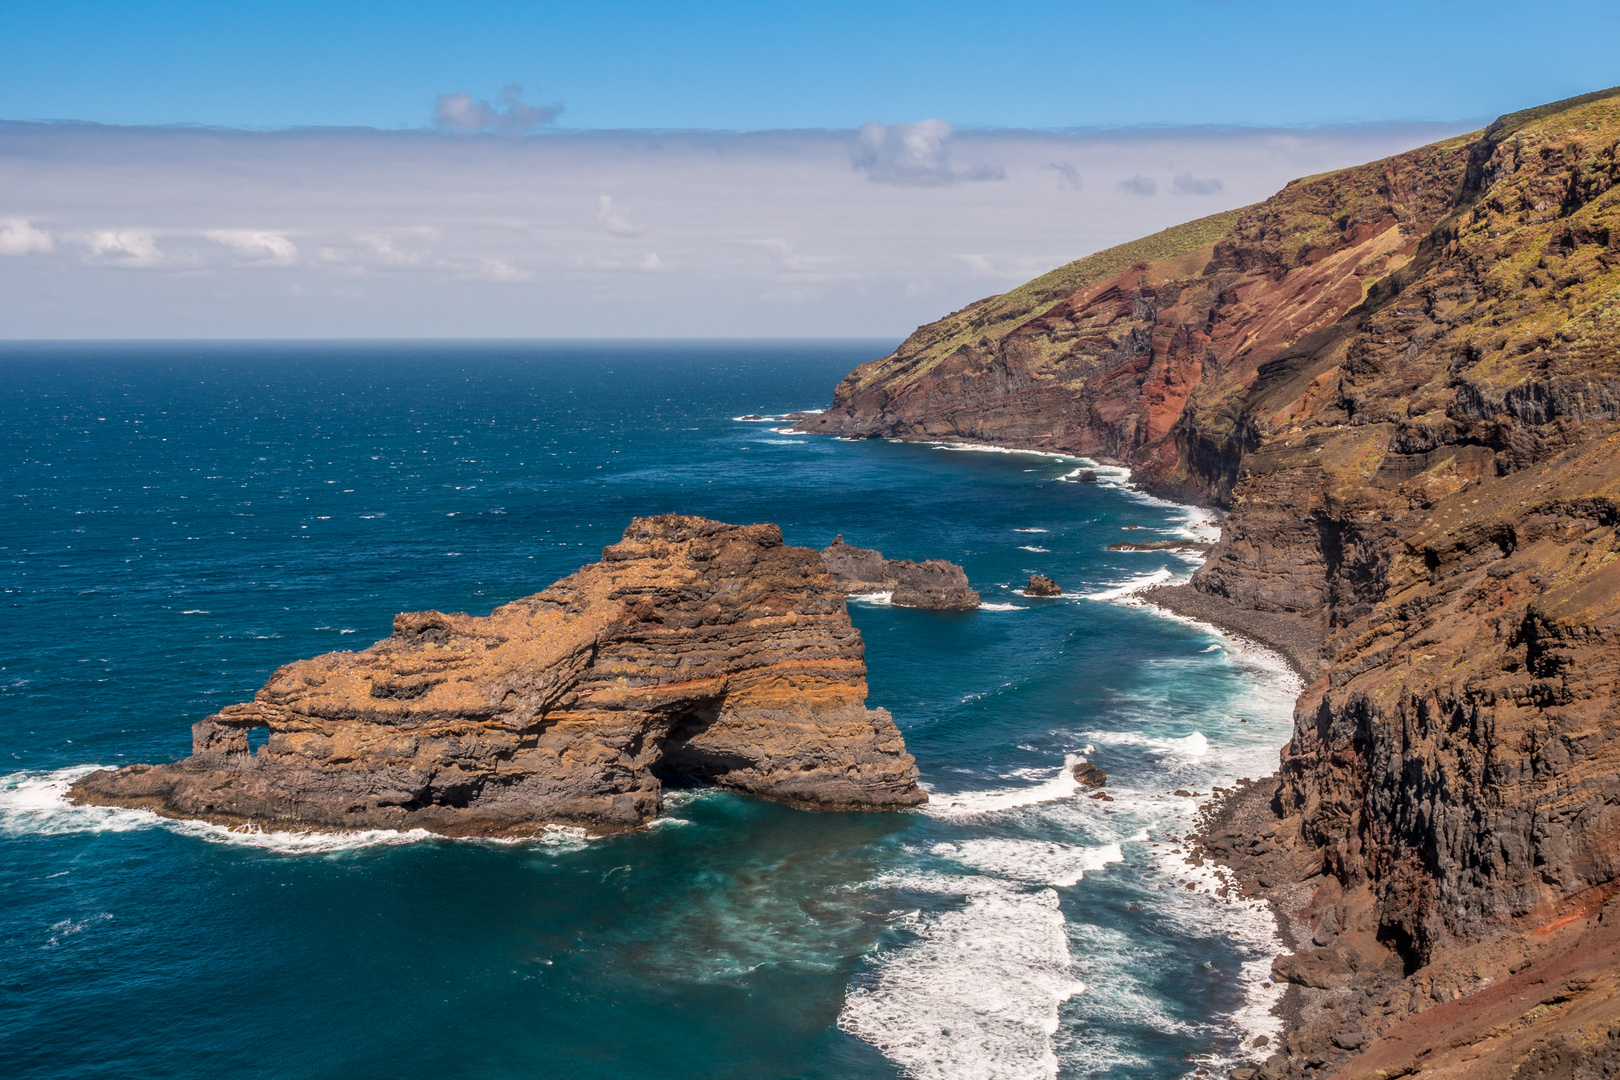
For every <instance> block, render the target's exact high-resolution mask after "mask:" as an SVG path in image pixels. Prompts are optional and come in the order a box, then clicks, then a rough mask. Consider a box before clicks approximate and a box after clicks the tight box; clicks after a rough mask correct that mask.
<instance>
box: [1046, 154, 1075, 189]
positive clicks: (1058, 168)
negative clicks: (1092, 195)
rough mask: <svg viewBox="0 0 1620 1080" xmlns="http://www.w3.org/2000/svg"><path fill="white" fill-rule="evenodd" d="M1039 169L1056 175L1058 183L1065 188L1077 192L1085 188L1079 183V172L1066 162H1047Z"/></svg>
mask: <svg viewBox="0 0 1620 1080" xmlns="http://www.w3.org/2000/svg"><path fill="white" fill-rule="evenodd" d="M1041 167H1042V168H1043V169H1051V170H1052V171H1053V172H1055V173H1057V174H1058V183H1060V184H1063V185H1064V186H1066V187H1070V188H1073V189H1074V190H1075V191H1079V190H1080V189H1081V188H1082V187H1084V186H1085V185H1084V184H1082V183H1081V182H1080V170H1079V169H1077V168H1075V167H1074V166H1073V165H1070V164H1069V163H1068V162H1067V161H1049V162H1047V163H1046V164H1045V165H1043V166H1041Z"/></svg>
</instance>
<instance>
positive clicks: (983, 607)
mask: <svg viewBox="0 0 1620 1080" xmlns="http://www.w3.org/2000/svg"><path fill="white" fill-rule="evenodd" d="M979 610H980V611H1028V610H1029V608H1027V607H1025V606H1024V605H1023V604H980V605H979Z"/></svg>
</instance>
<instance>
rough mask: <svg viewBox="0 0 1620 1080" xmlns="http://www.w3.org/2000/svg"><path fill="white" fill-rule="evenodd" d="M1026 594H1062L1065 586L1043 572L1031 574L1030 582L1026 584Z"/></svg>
mask: <svg viewBox="0 0 1620 1080" xmlns="http://www.w3.org/2000/svg"><path fill="white" fill-rule="evenodd" d="M1024 595H1025V596H1062V595H1063V588H1062V586H1060V585H1058V583H1057V582H1055V581H1053V580H1052V579H1051V578H1049V577H1046V576H1044V575H1042V574H1031V575H1029V584H1028V585H1025V586H1024Z"/></svg>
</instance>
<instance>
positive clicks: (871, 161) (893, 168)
mask: <svg viewBox="0 0 1620 1080" xmlns="http://www.w3.org/2000/svg"><path fill="white" fill-rule="evenodd" d="M859 136H860V142H859V144H858V145H857V146H856V149H855V154H854V157H853V159H852V163H853V164H854V166H855V168H856V169H858V170H860V171H861V172H864V173H866V178H867V179H868V180H871V181H873V182H874V183H880V184H904V185H907V186H912V187H940V186H943V185H945V184H957V183H961V182H963V181H970V180H1004V179H1006V176H1007V174H1006V170H1005V169H1002V168H1000V167H993V166H990V165H983V164H979V165H974V166H972V167H971V168H968V169H962V170H958V169H953V168H952V167H951V164H950V157H951V145H950V143H951V125H949V124H947V123H946V122H945V121H943V120H919V121H918V122H917V123H915V124H888V125H884V124H880V123H878V122H877V121H876V120H872V121H869V122H868V123H865V124H862V125H861V128H860V132H859Z"/></svg>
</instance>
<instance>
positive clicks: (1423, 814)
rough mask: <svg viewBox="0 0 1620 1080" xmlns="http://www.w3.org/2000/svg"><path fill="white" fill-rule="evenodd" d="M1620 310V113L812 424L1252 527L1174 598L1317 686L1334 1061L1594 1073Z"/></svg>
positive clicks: (1231, 231)
mask: <svg viewBox="0 0 1620 1080" xmlns="http://www.w3.org/2000/svg"><path fill="white" fill-rule="evenodd" d="M1617 296H1620V92H1616V91H1612V90H1611V91H1603V92H1599V93H1595V94H1589V95H1585V96H1583V97H1580V98H1574V99H1570V100H1568V101H1564V102H1558V103H1555V104H1552V105H1548V106H1544V107H1541V108H1537V109H1531V110H1527V111H1525V112H1522V113H1516V114H1512V115H1509V116H1505V117H1503V118H1501V119H1500V120H1498V121H1497V122H1496V123H1494V124H1492V125H1490V127H1489V128H1487V129H1485V130H1484V131H1483V132H1476V133H1474V134H1471V135H1467V136H1462V137H1459V138H1455V139H1448V140H1446V141H1443V142H1440V143H1436V144H1434V145H1432V146H1427V147H1422V148H1420V149H1417V150H1413V151H1410V152H1408V153H1404V154H1400V155H1397V156H1395V157H1392V158H1389V159H1387V160H1384V161H1379V162H1374V163H1371V164H1368V165H1364V166H1358V167H1355V168H1351V169H1343V170H1339V171H1336V172H1332V173H1324V174H1321V175H1319V176H1313V177H1309V178H1307V179H1304V180H1298V181H1295V182H1293V183H1291V184H1289V185H1288V186H1287V187H1286V188H1284V189H1283V190H1282V191H1281V192H1279V193H1278V194H1276V195H1275V196H1273V197H1272V198H1270V199H1267V200H1266V201H1265V202H1262V203H1258V204H1256V205H1254V206H1250V207H1246V208H1243V209H1241V210H1237V211H1233V212H1231V213H1230V214H1228V215H1217V216H1215V217H1212V218H1206V219H1203V220H1201V221H1197V222H1191V223H1189V224H1187V225H1184V226H1179V227H1177V228H1175V229H1170V230H1166V231H1165V232H1163V233H1159V234H1155V235H1154V236H1152V237H1148V238H1145V239H1143V240H1141V241H1137V242H1134V243H1132V244H1127V245H1123V246H1122V247H1120V248H1117V249H1111V250H1109V251H1104V252H1099V253H1097V254H1095V255H1092V256H1089V257H1088V258H1086V259H1083V260H1080V261H1079V262H1076V263H1073V264H1070V265H1069V266H1066V267H1062V268H1060V269H1058V270H1055V271H1053V272H1052V273H1050V274H1047V275H1044V276H1043V277H1041V278H1039V279H1037V280H1035V281H1032V282H1030V283H1028V284H1026V285H1024V286H1021V287H1020V288H1017V289H1014V290H1012V291H1010V292H1008V293H1007V294H1006V295H1004V296H999V297H992V298H990V299H987V300H984V301H980V302H978V303H976V304H972V305H969V306H968V307H967V308H964V309H962V310H961V311H958V312H954V313H952V314H951V315H949V316H947V317H946V318H944V319H941V320H940V321H939V322H937V323H934V324H931V325H930V326H926V327H923V328H921V329H919V330H918V331H917V332H916V333H915V334H913V335H912V336H911V337H910V338H908V339H907V341H906V342H905V343H903V344H902V345H901V346H900V348H899V349H897V350H896V351H895V352H894V353H893V354H891V355H890V356H888V357H885V358H883V359H881V360H876V361H873V362H872V363H870V364H866V365H862V367H860V368H858V369H856V370H855V371H853V372H851V373H850V375H849V376H848V377H846V378H845V379H844V380H843V382H841V383H840V384H839V386H838V387H837V389H836V391H835V393H834V401H833V407H832V408H831V409H829V410H828V412H827V413H825V414H823V415H822V416H820V417H817V418H815V419H814V420H813V421H806V422H804V423H803V424H801V429H802V430H806V431H825V432H829V433H837V432H843V433H851V434H853V433H858V434H863V435H873V434H877V435H883V436H887V437H897V438H928V439H942V438H946V439H948V438H959V439H965V440H969V439H970V440H974V441H979V442H984V441H991V442H996V443H1000V444H1002V445H1011V446H1023V447H1030V448H1038V449H1043V450H1064V451H1068V452H1071V453H1076V454H1086V455H1092V456H1098V455H1109V456H1111V457H1114V458H1116V459H1118V460H1121V461H1123V462H1124V463H1125V464H1127V465H1129V466H1130V467H1131V468H1132V470H1133V478H1134V479H1135V481H1136V482H1138V483H1140V484H1142V485H1143V486H1145V487H1147V488H1148V489H1149V490H1153V491H1155V492H1157V493H1160V494H1165V495H1171V496H1181V497H1184V498H1196V499H1199V500H1204V501H1209V502H1213V503H1215V504H1217V505H1220V506H1222V507H1224V508H1226V509H1228V510H1229V511H1230V514H1229V516H1228V517H1227V518H1226V519H1225V520H1224V521H1223V523H1222V537H1221V540H1220V542H1219V544H1217V545H1216V547H1215V548H1214V549H1213V550H1212V551H1211V552H1210V553H1209V557H1208V560H1207V562H1206V563H1205V565H1204V566H1203V567H1202V568H1201V569H1200V570H1199V571H1198V573H1197V574H1195V575H1194V577H1193V580H1192V581H1191V583H1189V584H1188V585H1184V586H1179V587H1177V588H1175V589H1168V590H1164V591H1163V592H1161V593H1157V594H1155V593H1148V594H1146V595H1145V598H1146V599H1148V600H1149V601H1150V602H1153V603H1159V604H1162V605H1163V606H1166V607H1169V608H1171V609H1173V610H1176V611H1179V612H1182V613H1185V614H1189V615H1193V616H1194V617H1197V618H1207V619H1209V620H1210V621H1213V622H1216V623H1217V624H1218V625H1221V626H1224V627H1228V628H1232V629H1235V630H1237V631H1238V632H1240V633H1244V634H1248V635H1250V636H1254V637H1256V638H1258V639H1260V640H1262V641H1266V642H1268V643H1272V644H1276V645H1278V646H1279V647H1281V648H1283V649H1284V650H1285V651H1286V652H1287V654H1288V656H1289V658H1290V659H1291V661H1292V662H1293V663H1294V665H1295V666H1296V667H1297V668H1298V669H1299V671H1300V672H1301V673H1302V674H1304V675H1305V677H1306V680H1307V682H1308V685H1307V687H1306V689H1305V692H1304V694H1303V695H1302V696H1301V698H1300V699H1299V701H1298V703H1297V705H1296V708H1295V716H1294V731H1293V737H1292V739H1291V740H1290V741H1289V743H1288V745H1287V746H1286V747H1285V748H1284V750H1283V755H1282V759H1283V760H1282V769H1281V774H1280V782H1279V784H1278V787H1277V789H1276V794H1275V805H1274V807H1273V808H1272V809H1273V810H1274V811H1275V813H1276V814H1277V815H1278V820H1277V821H1276V823H1277V824H1278V826H1279V827H1278V829H1277V832H1276V835H1275V837H1274V843H1273V845H1272V847H1273V848H1274V849H1275V851H1276V852H1279V853H1281V854H1280V855H1276V854H1274V855H1267V856H1264V858H1268V859H1270V858H1278V859H1280V861H1279V862H1277V863H1276V864H1275V865H1273V866H1272V867H1270V868H1269V869H1268V870H1267V880H1270V881H1272V882H1274V883H1276V884H1277V888H1278V889H1284V890H1286V889H1292V888H1294V887H1295V886H1299V887H1303V885H1302V884H1301V883H1303V882H1306V881H1309V882H1311V885H1310V886H1309V889H1308V892H1309V896H1307V897H1305V898H1304V899H1305V900H1306V901H1307V902H1308V904H1307V906H1306V907H1305V908H1304V909H1303V910H1304V912H1305V914H1304V916H1303V917H1304V918H1305V919H1306V922H1307V926H1305V927H1304V928H1303V932H1302V934H1300V935H1298V936H1297V940H1296V941H1295V942H1294V944H1295V946H1296V948H1304V949H1306V950H1307V951H1309V943H1310V942H1311V941H1312V940H1313V939H1314V940H1321V941H1330V942H1332V943H1333V944H1332V950H1333V952H1334V955H1335V956H1342V957H1344V958H1346V959H1345V964H1346V966H1347V967H1349V968H1351V969H1352V970H1351V971H1350V974H1349V975H1348V976H1346V978H1348V979H1349V980H1350V988H1351V989H1354V990H1356V992H1355V993H1354V994H1349V995H1348V996H1346V998H1345V999H1344V1000H1335V1001H1327V1002H1325V1003H1323V1004H1321V1009H1322V1010H1323V1011H1322V1014H1321V1015H1319V1016H1317V1017H1316V1018H1315V1019H1314V1020H1312V1021H1311V1023H1310V1024H1309V1025H1308V1027H1309V1028H1310V1030H1311V1031H1312V1032H1314V1034H1311V1035H1309V1037H1308V1039H1307V1042H1302V1043H1300V1044H1299V1046H1298V1051H1299V1053H1301V1054H1312V1053H1316V1052H1317V1051H1320V1052H1321V1053H1322V1054H1323V1055H1326V1057H1325V1058H1323V1059H1322V1060H1323V1061H1326V1060H1328V1059H1331V1061H1333V1062H1337V1061H1339V1060H1341V1052H1342V1051H1347V1050H1350V1049H1351V1048H1350V1047H1347V1046H1345V1045H1343V1044H1345V1043H1346V1042H1347V1041H1350V1040H1353V1039H1354V1038H1355V1036H1356V1034H1357V1033H1366V1034H1367V1036H1368V1037H1367V1038H1366V1040H1365V1041H1362V1042H1357V1043H1356V1045H1355V1047H1354V1048H1353V1052H1354V1053H1356V1054H1357V1055H1359V1056H1358V1057H1357V1058H1355V1059H1352V1061H1351V1063H1350V1064H1348V1065H1345V1066H1344V1070H1345V1073H1344V1074H1345V1075H1351V1076H1362V1075H1365V1076H1369V1077H1374V1076H1382V1077H1386V1078H1387V1077H1389V1076H1399V1075H1406V1074H1409V1073H1413V1072H1416V1071H1422V1072H1423V1073H1424V1074H1425V1075H1434V1076H1437V1077H1441V1076H1480V1077H1485V1076H1491V1077H1495V1076H1498V1075H1500V1076H1503V1077H1507V1076H1512V1075H1518V1076H1521V1077H1522V1076H1525V1075H1531V1074H1538V1075H1539V1074H1540V1073H1541V1072H1542V1071H1544V1070H1554V1071H1553V1072H1550V1073H1548V1075H1559V1076H1571V1075H1582V1073H1581V1072H1580V1070H1581V1069H1584V1068H1587V1065H1586V1064H1584V1063H1583V1064H1580V1065H1577V1064H1576V1060H1577V1059H1576V1056H1575V1054H1576V1050H1575V1048H1576V1047H1577V1046H1585V1045H1587V1044H1588V1042H1589V1043H1590V1045H1592V1046H1603V1045H1604V1044H1605V1043H1607V1044H1611V1045H1612V1044H1613V1043H1614V1042H1615V1038H1616V1036H1615V1033H1616V1032H1620V978H1617V977H1616V976H1615V974H1614V970H1615V957H1616V956H1617V955H1620V936H1617V934H1616V932H1615V931H1614V928H1613V927H1612V925H1611V924H1612V921H1613V920H1614V919H1615V918H1617V917H1620V911H1617V910H1616V904H1617V903H1620V901H1615V900H1613V899H1611V898H1615V897H1620V779H1617V778H1620V318H1617V317H1616V315H1615V312H1616V307H1615V297H1617ZM1029 591H1030V592H1031V593H1033V592H1034V590H1033V589H1031V590H1029ZM1225 857H1226V858H1227V859H1229V860H1230V861H1232V862H1233V863H1234V865H1242V864H1245V863H1246V862H1253V861H1255V859H1258V858H1261V857H1260V856H1251V855H1249V854H1248V853H1247V851H1246V849H1240V848H1239V847H1237V846H1233V847H1232V848H1230V849H1229V853H1228V854H1227V855H1226V856H1225ZM1253 881H1254V882H1255V883H1258V881H1259V879H1258V878H1255V879H1253ZM1246 887H1247V886H1246ZM1263 887H1268V888H1269V886H1263ZM1295 899H1298V898H1297V897H1296V898H1295ZM1288 903H1290V904H1292V903H1293V901H1292V900H1290V901H1288ZM1605 905H1608V906H1607V907H1605ZM1279 910H1282V911H1284V912H1287V913H1291V912H1293V911H1296V910H1299V905H1297V904H1295V905H1294V906H1293V907H1288V906H1285V905H1280V906H1279ZM1600 913H1601V915H1602V918H1601V919H1600V918H1598V916H1599V914H1600ZM1288 917H1289V918H1292V917H1293V915H1292V914H1289V916H1288ZM1559 949H1563V950H1565V951H1564V952H1562V953H1559V952H1558V951H1557V950H1559ZM1582 950H1584V952H1583V951H1582ZM1530 956H1534V957H1539V959H1536V960H1535V961H1534V963H1533V964H1532V966H1531V968H1530V969H1529V970H1531V971H1534V970H1536V968H1537V967H1541V968H1543V971H1542V973H1541V974H1540V975H1538V976H1537V979H1536V980H1530V979H1528V978H1527V977H1524V972H1523V971H1522V970H1521V969H1522V966H1523V964H1525V963H1526V962H1527V961H1526V959H1525V958H1526V957H1530ZM1356 958H1360V959H1356ZM1317 959H1318V960H1320V959H1321V957H1320V954H1319V953H1318V954H1317ZM1324 963H1325V961H1324ZM1605 963H1607V965H1608V966H1607V967H1605V966H1604V964H1605ZM1357 964H1359V965H1360V966H1359V967H1356V965H1357ZM1574 968H1581V969H1582V970H1583V971H1585V972H1589V973H1590V974H1583V975H1582V976H1581V979H1580V980H1579V981H1580V984H1581V985H1580V987H1579V988H1577V987H1575V985H1574V983H1573V982H1572V983H1569V984H1568V988H1567V989H1565V990H1559V991H1557V992H1556V993H1555V992H1553V991H1546V992H1545V995H1546V996H1544V997H1543V996H1542V995H1543V993H1544V992H1543V991H1542V990H1540V989H1537V986H1538V985H1540V983H1541V982H1542V981H1546V982H1547V984H1548V985H1551V984H1552V982H1553V981H1557V982H1563V981H1564V980H1565V979H1566V978H1567V977H1568V976H1567V973H1568V972H1569V971H1570V970H1572V969H1574ZM1391 972H1393V974H1391ZM1297 973H1298V974H1299V975H1300V976H1301V978H1302V979H1310V980H1313V981H1315V982H1322V981H1324V980H1325V979H1327V976H1326V975H1325V974H1324V973H1323V970H1322V969H1321V968H1320V967H1317V968H1315V969H1312V970H1311V971H1309V972H1307V969H1306V968H1303V967H1301V968H1298V969H1297ZM1301 985H1303V984H1295V985H1294V988H1293V990H1292V991H1291V993H1294V992H1297V993H1298V994H1306V993H1310V994H1318V993H1322V994H1326V993H1327V992H1326V991H1319V990H1314V989H1313V990H1309V991H1307V990H1304V989H1301ZM1510 986H1511V987H1513V988H1514V989H1513V990H1512V991H1511V992H1509V990H1508V989H1506V988H1508V987H1510ZM1591 986H1601V989H1599V990H1592V989H1589V987H1591ZM1538 1001H1539V1004H1537V1002H1538ZM1527 1010H1528V1011H1527ZM1374 1012H1376V1013H1378V1014H1379V1016H1380V1017H1381V1019H1380V1020H1379V1026H1378V1028H1377V1031H1374V1029H1373V1027H1371V1026H1368V1025H1367V1024H1363V1023H1362V1021H1363V1020H1366V1019H1367V1018H1368V1015H1370V1014H1372V1013H1374ZM1364 1014H1367V1015H1364ZM1403 1017H1404V1018H1406V1019H1404V1020H1402V1019H1401V1018H1403ZM1397 1021H1399V1022H1397ZM1392 1023H1393V1024H1395V1027H1394V1028H1389V1025H1390V1024H1392ZM1394 1030H1399V1032H1400V1035H1399V1037H1398V1038H1397V1037H1396V1035H1394V1034H1387V1036H1386V1031H1394ZM1295 1034H1298V1031H1296V1032H1294V1033H1291V1034H1290V1036H1289V1038H1290V1040H1293V1039H1294V1035H1295ZM1431 1035H1432V1036H1433V1037H1431ZM1335 1036H1338V1037H1339V1038H1338V1043H1339V1045H1338V1046H1337V1048H1334V1042H1333V1039H1334V1037H1335ZM1301 1038H1302V1039H1304V1038H1306V1036H1301ZM1307 1043H1308V1045H1307ZM1474 1043H1481V1044H1482V1047H1481V1048H1480V1049H1473V1044H1474ZM1292 1046H1293V1044H1292V1043H1291V1049H1290V1053H1294V1052H1295V1050H1294V1049H1293V1048H1292ZM1555 1046H1557V1047H1560V1049H1557V1050H1554V1049H1552V1048H1553V1047H1555ZM1579 1053H1580V1054H1581V1055H1586V1051H1585V1050H1581V1051H1579ZM1421 1055H1428V1056H1424V1057H1422V1059H1421V1060H1419V1058H1420V1056H1421ZM1312 1060H1313V1059H1312V1058H1310V1057H1306V1061H1307V1062H1311V1061H1312ZM1583 1060H1584V1058H1583ZM1593 1060H1595V1059H1593ZM1612 1060H1613V1058H1612V1057H1611V1058H1610V1061H1612ZM1356 1062H1364V1063H1365V1065H1364V1066H1363V1065H1358V1064H1356ZM1318 1064H1320V1062H1318ZM1321 1067H1322V1068H1323V1069H1332V1068H1338V1065H1337V1064H1323V1065H1322V1066H1321ZM1291 1068H1293V1066H1291ZM1571 1070H1574V1071H1573V1072H1572V1071H1571ZM1594 1075H1595V1074H1594Z"/></svg>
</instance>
